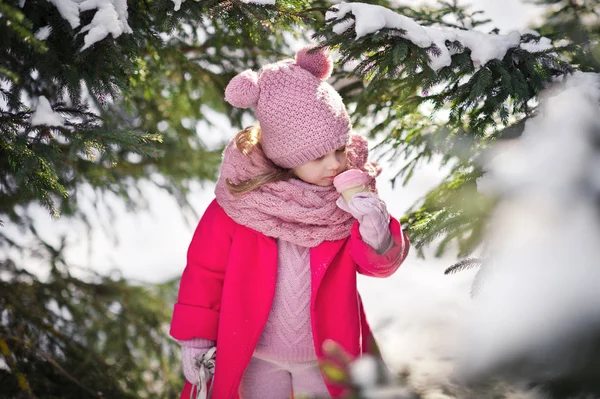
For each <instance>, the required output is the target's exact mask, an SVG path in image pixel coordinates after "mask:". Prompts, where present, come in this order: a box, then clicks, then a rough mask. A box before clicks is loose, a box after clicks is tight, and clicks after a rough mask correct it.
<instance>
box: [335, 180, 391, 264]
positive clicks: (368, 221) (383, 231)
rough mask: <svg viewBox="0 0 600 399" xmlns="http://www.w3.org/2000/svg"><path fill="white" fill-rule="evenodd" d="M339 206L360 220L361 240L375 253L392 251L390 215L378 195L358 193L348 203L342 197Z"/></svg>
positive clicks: (338, 202)
mask: <svg viewBox="0 0 600 399" xmlns="http://www.w3.org/2000/svg"><path fill="white" fill-rule="evenodd" d="M337 205H338V206H339V207H340V208H341V209H343V210H345V211H346V212H348V213H350V214H352V216H354V217H355V218H356V220H358V231H359V232H360V237H361V239H362V240H363V242H364V243H366V244H368V245H369V246H370V247H371V248H373V249H374V250H375V252H377V253H378V254H383V253H385V252H387V251H389V250H390V249H391V247H392V246H393V244H394V240H393V239H392V233H391V232H390V214H389V213H388V211H387V207H386V205H385V202H383V201H382V200H381V198H379V196H378V195H377V194H375V193H369V192H365V193H358V194H356V195H355V196H354V197H352V199H351V200H350V202H348V203H347V202H346V201H345V200H344V198H342V197H340V198H338V200H337Z"/></svg>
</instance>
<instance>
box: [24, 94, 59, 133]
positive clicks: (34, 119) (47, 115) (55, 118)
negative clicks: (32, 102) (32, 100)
mask: <svg viewBox="0 0 600 399" xmlns="http://www.w3.org/2000/svg"><path fill="white" fill-rule="evenodd" d="M64 121H65V120H64V118H63V117H62V116H61V115H60V114H59V113H58V112H55V111H54V110H53V109H52V106H51V105H50V102H49V101H48V99H47V98H46V97H44V96H40V98H38V105H37V108H36V109H35V111H34V112H33V114H32V115H31V119H30V120H29V123H31V126H40V125H47V126H63V125H64Z"/></svg>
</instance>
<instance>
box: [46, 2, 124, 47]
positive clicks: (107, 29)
mask: <svg viewBox="0 0 600 399" xmlns="http://www.w3.org/2000/svg"><path fill="white" fill-rule="evenodd" d="M48 1H49V2H51V3H52V4H54V6H55V7H56V8H57V9H58V12H59V13H60V15H61V16H62V17H63V18H64V19H65V20H67V21H68V22H69V24H70V25H71V28H73V29H75V28H77V27H78V26H79V25H80V23H81V21H80V18H79V14H80V12H82V11H89V10H94V9H97V11H96V14H95V15H94V18H93V19H92V21H91V22H90V23H89V25H86V26H84V27H83V28H82V29H81V32H82V33H83V32H87V34H86V35H85V37H84V45H83V47H82V48H81V50H82V51H83V50H85V49H86V48H88V47H90V46H92V45H93V44H94V43H97V42H99V41H100V40H102V39H104V38H105V37H106V36H108V35H109V34H112V36H113V37H114V38H117V37H119V36H120V35H121V34H123V33H132V32H133V31H132V30H131V27H130V26H129V24H128V23H127V18H128V15H129V14H128V12H127V0H84V1H81V2H80V1H77V0H48ZM46 28H48V29H49V27H44V28H41V29H40V30H39V31H38V33H39V35H40V36H41V37H43V38H42V39H40V40H45V39H46V38H47V37H48V36H47V35H49V34H50V31H48V32H46V31H45V30H44V31H42V29H46ZM38 33H36V37H37V35H38ZM44 35H46V36H45V37H44Z"/></svg>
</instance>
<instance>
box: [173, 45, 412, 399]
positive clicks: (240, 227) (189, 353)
mask: <svg viewBox="0 0 600 399" xmlns="http://www.w3.org/2000/svg"><path fill="white" fill-rule="evenodd" d="M308 50H309V48H304V49H302V50H300V51H299V52H298V53H297V54H296V59H295V60H284V61H280V62H277V63H274V64H270V65H266V66H264V67H263V68H262V69H261V71H260V73H259V74H257V73H256V72H253V71H251V70H247V71H245V72H242V73H241V74H239V75H237V76H236V77H234V78H233V79H232V80H231V82H230V83H229V84H228V86H227V88H226V90H225V99H226V101H228V102H229V103H231V104H232V105H233V106H236V107H241V108H247V107H251V106H252V107H254V109H255V114H256V117H257V119H258V121H259V123H260V128H258V127H253V128H248V129H245V130H243V131H242V132H240V133H238V135H237V136H236V137H235V139H234V140H232V141H231V143H230V144H229V145H228V146H227V148H226V149H225V152H224V154H223V163H222V166H221V171H220V175H219V179H218V181H217V186H216V190H215V194H216V199H215V200H214V201H213V202H212V203H211V204H210V205H209V206H208V208H207V210H206V211H205V213H204V215H203V217H202V219H201V220H200V223H199V224H198V227H197V229H196V232H195V233H194V237H193V239H192V242H191V244H190V247H189V250H188V256H187V266H186V268H185V270H184V272H183V276H182V278H181V284H180V288H179V296H178V301H177V303H176V304H175V310H174V314H173V320H172V322H171V335H172V336H173V337H174V338H175V339H177V340H178V341H179V342H180V343H181V345H182V347H183V368H184V374H185V376H186V379H187V382H186V385H185V387H184V391H183V393H182V396H181V397H182V398H189V397H190V395H194V391H195V388H196V387H195V386H193V384H197V383H198V380H199V379H198V378H199V377H198V374H199V372H200V370H199V368H198V362H197V360H198V358H201V359H202V358H203V357H204V356H203V355H204V354H205V353H206V352H207V351H208V350H209V348H211V347H212V346H214V345H216V348H217V352H216V353H217V360H216V364H215V370H214V379H213V382H212V387H211V389H212V392H213V393H212V395H213V396H212V397H213V399H233V398H235V397H241V398H242V399H248V398H260V399H271V398H273V399H283V398H289V397H290V395H291V394H292V393H293V394H294V395H296V396H298V395H309V396H320V397H328V396H333V397H338V396H341V395H343V391H342V389H341V388H340V387H339V386H335V385H330V384H329V383H328V382H327V381H325V380H324V378H323V376H322V375H321V372H320V369H319V366H318V359H319V358H322V356H323V350H322V345H323V342H324V341H325V340H328V339H331V340H333V341H335V342H337V343H338V344H339V345H341V346H342V347H343V348H344V349H345V350H346V351H347V352H348V353H350V354H351V356H353V357H358V356H359V355H361V354H362V353H364V352H369V351H370V349H371V348H370V345H371V344H372V342H373V341H372V336H371V331H370V329H369V326H368V324H367V321H366V319H365V315H364V312H363V307H362V303H361V299H360V296H359V295H358V292H357V288H356V272H359V273H361V274H365V275H368V276H374V277H387V276H389V275H391V274H392V273H394V271H396V269H397V268H398V267H399V266H400V263H402V261H403V260H404V259H405V258H406V255H407V253H408V247H409V243H408V239H407V237H406V236H405V235H404V233H403V232H402V230H401V228H400V225H399V223H398V221H397V220H396V219H394V218H391V217H390V216H389V214H388V212H387V210H386V206H385V204H384V203H383V202H382V201H381V200H380V199H379V197H378V196H377V194H376V193H375V180H374V178H375V177H376V176H377V175H378V174H379V173H380V171H381V170H380V168H379V167H378V166H377V165H375V164H373V163H371V162H368V161H367V155H368V151H367V142H366V140H364V139H363V138H361V137H360V136H357V135H351V134H350V130H351V124H350V119H349V117H348V114H347V112H346V109H345V107H344V104H343V102H342V99H341V97H340V96H339V94H338V93H337V92H336V91H335V90H334V89H333V87H332V86H330V85H329V84H327V83H326V82H325V80H326V79H327V78H328V77H329V76H330V74H331V70H332V66H333V62H332V59H331V57H330V56H329V54H328V53H327V52H326V51H325V50H322V49H321V50H317V51H314V52H311V54H308ZM346 169H357V170H360V171H362V173H363V174H364V175H365V176H367V177H368V178H369V181H370V182H371V183H370V188H371V190H372V192H365V193H359V194H357V195H355V196H354V197H353V198H352V199H351V200H350V201H349V202H348V203H347V202H346V201H345V200H344V198H342V197H341V196H340V194H339V193H337V192H336V190H335V188H334V186H333V178H334V177H335V176H337V175H338V174H339V173H341V172H343V171H345V170H346Z"/></svg>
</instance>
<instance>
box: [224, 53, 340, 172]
mask: <svg viewBox="0 0 600 399" xmlns="http://www.w3.org/2000/svg"><path fill="white" fill-rule="evenodd" d="M309 49H311V47H305V48H303V49H302V50H300V51H299V52H298V53H297V54H296V59H295V60H291V59H288V60H283V61H279V62H276V63H273V64H268V65H265V66H263V68H262V69H261V71H260V74H257V73H255V72H253V71H251V70H247V71H244V72H242V73H240V74H239V75H237V76H235V77H234V78H233V79H232V80H231V82H230V83H229V84H228V85H227V87H226V89H225V100H226V101H228V102H229V103H230V104H232V105H233V106H236V107H239V108H248V107H250V106H254V110H255V114H256V118H257V119H258V121H259V123H260V127H261V131H262V135H261V144H262V146H263V150H264V152H265V154H266V156H267V157H268V158H269V159H270V160H271V161H273V162H274V163H275V164H277V165H279V166H281V167H284V168H294V167H297V166H300V165H302V164H304V163H306V162H308V161H310V160H312V159H316V158H319V157H320V156H323V155H325V154H327V153H328V152H330V151H333V150H335V149H337V148H339V147H342V146H344V145H345V144H346V142H347V141H348V137H349V134H350V130H351V128H352V125H351V123H350V118H349V117H348V113H347V111H346V107H345V106H344V102H343V101H342V98H341V97H340V95H339V94H338V93H337V91H335V89H334V88H333V87H332V86H331V85H330V84H328V83H326V82H325V81H324V80H325V79H327V78H328V77H329V76H330V75H331V70H332V66H333V61H332V59H331V56H330V55H329V54H328V53H327V51H326V50H325V49H319V50H316V51H315V52H314V53H311V54H309V53H308V50H309Z"/></svg>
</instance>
